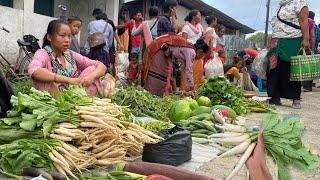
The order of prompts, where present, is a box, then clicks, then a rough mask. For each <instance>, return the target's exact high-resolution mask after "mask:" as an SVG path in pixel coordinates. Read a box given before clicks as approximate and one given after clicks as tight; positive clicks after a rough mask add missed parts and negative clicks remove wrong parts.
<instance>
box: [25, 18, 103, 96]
mask: <svg viewBox="0 0 320 180" xmlns="http://www.w3.org/2000/svg"><path fill="white" fill-rule="evenodd" d="M70 43H71V30H70V27H69V25H68V24H67V23H66V22H64V21H62V20H53V21H51V22H50V23H49V25H48V29H47V34H46V35H45V37H44V41H43V48H42V49H39V50H38V51H37V52H36V53H35V54H34V56H33V59H32V61H31V63H30V65H29V69H28V73H29V75H30V76H31V78H32V79H33V87H35V88H36V89H38V90H43V91H48V92H49V93H51V94H53V95H56V94H58V93H59V91H60V90H62V89H64V88H66V87H67V86H68V85H80V84H81V85H83V86H85V87H87V93H88V95H90V96H93V95H100V96H103V87H104V83H106V82H104V80H102V78H101V77H103V76H104V75H105V72H106V67H105V66H104V65H103V63H101V62H99V61H94V60H91V59H88V58H87V57H84V56H82V55H80V54H78V53H76V52H73V51H71V50H69V47H70Z"/></svg>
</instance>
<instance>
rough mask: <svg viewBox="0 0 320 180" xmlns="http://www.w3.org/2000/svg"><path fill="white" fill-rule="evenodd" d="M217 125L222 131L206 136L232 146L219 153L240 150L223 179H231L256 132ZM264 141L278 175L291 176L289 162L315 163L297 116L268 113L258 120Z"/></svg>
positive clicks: (308, 165)
mask: <svg viewBox="0 0 320 180" xmlns="http://www.w3.org/2000/svg"><path fill="white" fill-rule="evenodd" d="M233 126H234V127H229V126H225V127H224V128H221V129H222V130H224V132H223V133H218V134H213V135H211V136H209V138H211V139H210V140H211V141H212V142H215V143H219V144H221V145H223V146H227V147H232V148H231V149H229V150H227V151H226V152H224V153H223V154H221V155H220V157H227V156H232V155H236V154H242V153H243V155H242V157H241V158H240V160H239V162H238V163H237V165H236V166H235V168H234V170H233V171H232V172H231V173H230V175H229V176H228V177H227V179H231V178H232V177H233V176H234V175H235V174H236V173H237V172H238V171H239V170H240V169H241V167H242V166H243V165H244V164H245V162H246V160H247V159H248V158H249V156H250V155H251V153H252V151H253V149H254V147H255V145H256V140H257V132H254V131H249V130H246V129H244V128H243V127H236V126H235V125H233ZM262 129H263V136H264V145H265V149H266V151H267V153H268V155H270V156H271V157H272V158H273V160H274V162H275V163H276V165H277V166H278V179H279V180H287V179H291V178H290V174H289V170H288V166H290V165H293V166H296V167H298V168H299V169H302V170H308V169H314V168H316V166H317V163H318V157H317V155H316V152H315V151H314V150H312V149H308V148H307V147H306V146H305V145H304V144H303V142H302V140H301V138H302V135H303V133H304V131H305V127H304V126H303V125H302V123H301V121H300V119H299V118H298V117H294V116H292V115H288V116H286V117H279V116H278V115H277V114H269V115H268V116H267V117H266V118H265V119H264V121H263V122H262Z"/></svg>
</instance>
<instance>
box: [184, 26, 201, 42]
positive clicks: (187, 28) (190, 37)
mask: <svg viewBox="0 0 320 180" xmlns="http://www.w3.org/2000/svg"><path fill="white" fill-rule="evenodd" d="M202 32H203V28H202V26H201V28H200V32H199V33H198V34H196V33H195V32H194V31H193V30H192V29H191V28H190V26H189V25H188V24H186V25H184V26H183V28H182V33H187V34H188V38H187V40H188V42H190V43H192V44H195V43H196V42H197V40H198V39H200V38H201V36H202Z"/></svg>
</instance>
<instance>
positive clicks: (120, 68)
mask: <svg viewBox="0 0 320 180" xmlns="http://www.w3.org/2000/svg"><path fill="white" fill-rule="evenodd" d="M128 67H129V53H125V52H121V53H118V58H117V61H116V71H117V74H118V73H122V72H126V71H127V69H128Z"/></svg>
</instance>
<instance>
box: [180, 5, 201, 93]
mask: <svg viewBox="0 0 320 180" xmlns="http://www.w3.org/2000/svg"><path fill="white" fill-rule="evenodd" d="M185 21H187V24H186V25H185V26H184V27H183V29H182V37H184V38H185V39H187V41H188V42H190V43H192V44H196V42H197V40H198V39H200V38H201V37H202V33H203V28H202V26H201V24H200V23H201V13H200V11H199V10H192V11H190V13H189V15H188V16H187V17H186V18H185ZM203 76H204V70H203V60H202V57H201V58H198V59H195V60H194V61H193V81H194V86H195V87H194V88H197V87H199V86H200V84H201V83H202V80H203ZM185 79H186V74H185V73H183V72H182V73H181V83H180V89H181V90H184V91H186V90H188V88H187V86H186V84H185V83H184V82H185Z"/></svg>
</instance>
